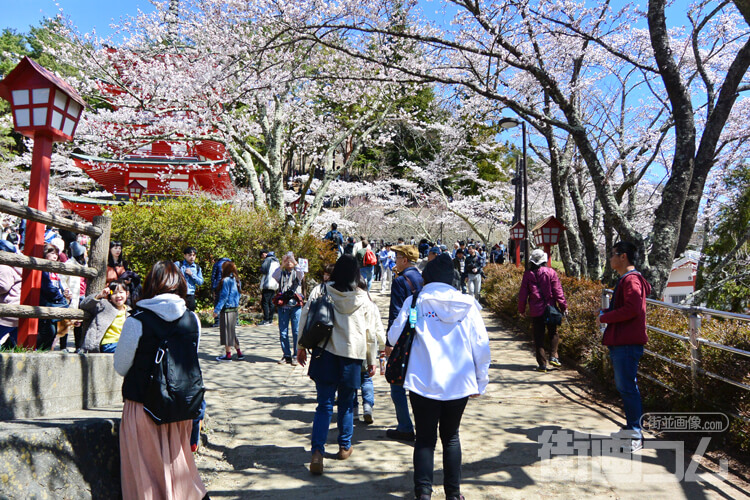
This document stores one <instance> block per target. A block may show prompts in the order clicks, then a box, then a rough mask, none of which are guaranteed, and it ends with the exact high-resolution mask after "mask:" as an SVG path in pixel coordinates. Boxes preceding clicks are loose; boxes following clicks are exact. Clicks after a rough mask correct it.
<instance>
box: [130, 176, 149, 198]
mask: <svg viewBox="0 0 750 500" xmlns="http://www.w3.org/2000/svg"><path fill="white" fill-rule="evenodd" d="M145 192H146V188H145V187H143V185H141V183H140V182H138V181H137V180H135V179H133V180H132V181H130V183H129V184H128V195H129V196H130V199H131V200H133V202H134V203H138V200H140V199H141V196H143V193H145Z"/></svg>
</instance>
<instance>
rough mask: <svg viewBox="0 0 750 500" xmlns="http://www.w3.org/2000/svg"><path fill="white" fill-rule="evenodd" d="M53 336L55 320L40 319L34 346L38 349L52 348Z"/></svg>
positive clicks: (55, 333)
mask: <svg viewBox="0 0 750 500" xmlns="http://www.w3.org/2000/svg"><path fill="white" fill-rule="evenodd" d="M55 336H57V322H56V321H55V320H51V319H40V320H39V329H38V330H37V337H36V348H37V349H39V350H40V351H48V350H50V349H52V343H53V342H54V341H55Z"/></svg>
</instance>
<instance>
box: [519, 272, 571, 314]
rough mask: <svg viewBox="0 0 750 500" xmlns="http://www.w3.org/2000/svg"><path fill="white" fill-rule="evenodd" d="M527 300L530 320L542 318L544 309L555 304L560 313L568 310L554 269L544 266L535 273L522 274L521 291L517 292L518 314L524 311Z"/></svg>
mask: <svg viewBox="0 0 750 500" xmlns="http://www.w3.org/2000/svg"><path fill="white" fill-rule="evenodd" d="M545 298H546V300H545ZM527 300H528V301H529V316H531V317H532V318H535V317H538V316H542V315H543V314H544V309H546V307H547V306H548V305H555V303H557V306H558V307H559V308H560V312H565V310H566V309H567V308H568V303H567V302H566V301H565V295H563V289H562V285H560V278H559V277H558V276H557V273H556V272H555V270H554V269H550V268H549V267H546V266H542V267H540V268H539V269H537V270H536V271H526V272H525V273H523V280H522V281H521V289H520V290H519V291H518V314H523V313H524V311H526V301H527Z"/></svg>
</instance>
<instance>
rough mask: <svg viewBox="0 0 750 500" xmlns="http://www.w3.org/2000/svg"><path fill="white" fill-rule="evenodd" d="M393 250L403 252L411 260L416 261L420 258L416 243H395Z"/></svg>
mask: <svg viewBox="0 0 750 500" xmlns="http://www.w3.org/2000/svg"><path fill="white" fill-rule="evenodd" d="M391 250H393V251H394V252H396V253H400V254H403V255H404V257H406V259H407V260H409V261H411V262H416V261H418V260H419V251H418V250H417V247H415V246H414V245H395V246H392V247H391Z"/></svg>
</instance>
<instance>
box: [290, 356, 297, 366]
mask: <svg viewBox="0 0 750 500" xmlns="http://www.w3.org/2000/svg"><path fill="white" fill-rule="evenodd" d="M291 364H292V366H297V358H292V363H291Z"/></svg>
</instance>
